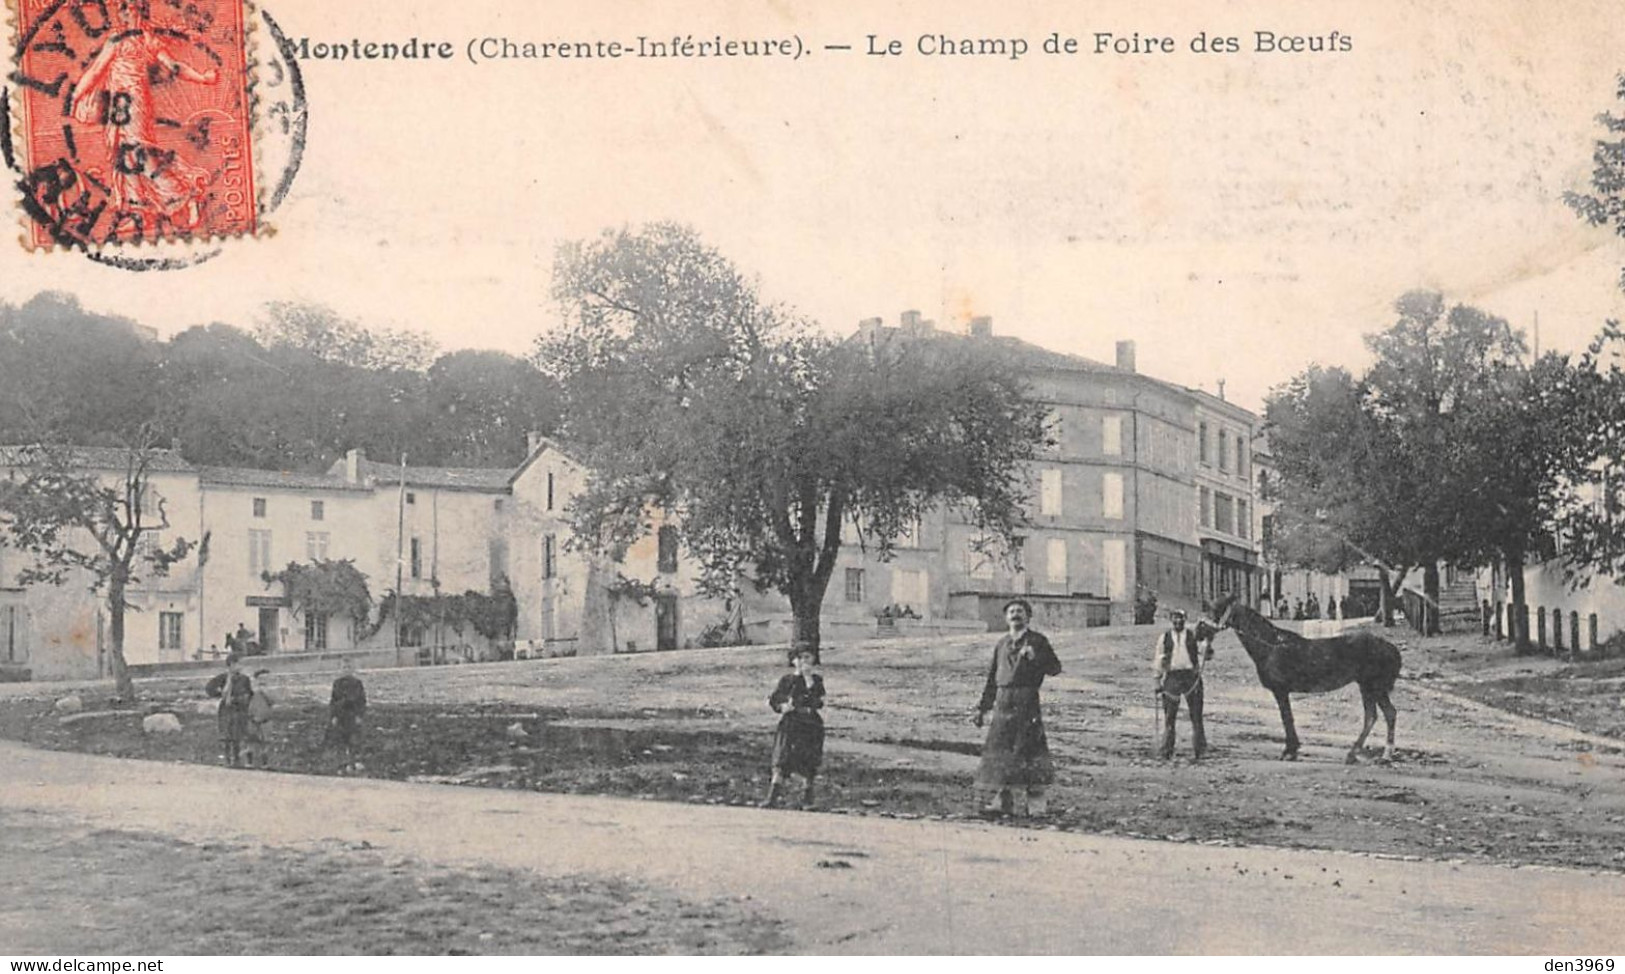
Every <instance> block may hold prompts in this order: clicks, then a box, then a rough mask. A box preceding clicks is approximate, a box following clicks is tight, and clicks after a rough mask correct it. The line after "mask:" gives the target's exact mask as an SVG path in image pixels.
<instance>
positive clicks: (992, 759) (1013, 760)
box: [976, 687, 1055, 789]
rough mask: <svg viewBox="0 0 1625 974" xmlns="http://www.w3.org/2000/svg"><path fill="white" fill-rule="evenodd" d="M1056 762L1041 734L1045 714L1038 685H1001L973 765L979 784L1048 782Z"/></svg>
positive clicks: (996, 786) (1001, 785) (990, 786)
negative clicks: (979, 759)
mask: <svg viewBox="0 0 1625 974" xmlns="http://www.w3.org/2000/svg"><path fill="white" fill-rule="evenodd" d="M1054 780H1055V765H1054V763H1053V762H1052V761H1051V760H1050V756H1049V741H1048V740H1047V739H1045V737H1044V716H1043V714H1042V713H1040V711H1039V707H1038V688H1037V687H1000V688H999V692H998V696H996V697H995V698H994V700H993V713H992V716H991V717H990V718H989V721H988V725H987V740H986V741H985V742H983V744H982V763H981V766H980V767H978V768H977V769H976V786H977V787H978V788H988V789H1002V788H1012V787H1015V788H1021V787H1030V786H1033V785H1047V784H1049V783H1051V782H1052V781H1054Z"/></svg>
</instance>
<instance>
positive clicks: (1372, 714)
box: [1346, 686, 1377, 764]
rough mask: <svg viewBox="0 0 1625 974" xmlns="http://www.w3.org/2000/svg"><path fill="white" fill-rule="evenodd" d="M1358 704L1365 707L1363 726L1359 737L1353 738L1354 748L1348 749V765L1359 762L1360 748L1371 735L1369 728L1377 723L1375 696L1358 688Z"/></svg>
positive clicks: (1363, 688) (1364, 689)
mask: <svg viewBox="0 0 1625 974" xmlns="http://www.w3.org/2000/svg"><path fill="white" fill-rule="evenodd" d="M1360 704H1361V705H1362V706H1364V707H1365V726H1363V727H1361V728H1360V736H1359V737H1357V738H1355V741H1354V746H1353V747H1351V748H1349V756H1348V759H1347V762H1346V763H1348V764H1355V763H1357V762H1358V761H1359V754H1360V748H1362V747H1365V739H1366V737H1368V736H1369V735H1370V734H1371V728H1372V726H1373V725H1374V724H1376V722H1377V698H1376V695H1375V694H1374V693H1373V692H1372V691H1370V690H1368V689H1366V688H1365V687H1363V686H1362V687H1360Z"/></svg>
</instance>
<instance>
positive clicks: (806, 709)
mask: <svg viewBox="0 0 1625 974" xmlns="http://www.w3.org/2000/svg"><path fill="white" fill-rule="evenodd" d="M790 663H791V665H792V666H794V667H795V672H793V673H786V674H785V675H784V676H782V677H780V678H779V685H778V686H777V687H775V688H774V689H773V695H772V696H770V697H768V698H767V705H768V706H769V707H772V708H773V710H774V712H775V713H782V714H783V715H784V716H782V717H780V718H779V729H778V732H777V733H776V734H775V735H774V737H773V783H772V784H771V785H769V786H768V790H767V798H766V799H764V800H763V801H762V806H763V807H764V808H769V807H772V806H773V805H776V804H778V800H779V790H780V789H781V788H782V787H783V784H784V777H785V776H786V775H791V774H799V775H801V776H802V777H803V778H805V779H806V780H807V787H806V790H805V791H803V792H802V795H801V804H802V805H803V806H804V807H805V806H809V805H811V804H812V801H813V782H814V780H816V779H817V777H818V766H819V765H820V764H821V763H823V760H824V718H823V717H821V716H819V714H818V711H819V710H820V709H821V708H822V707H823V706H824V678H823V677H821V676H819V675H818V674H817V673H816V672H814V670H813V651H812V650H811V649H805V648H802V649H795V650H791V652H790Z"/></svg>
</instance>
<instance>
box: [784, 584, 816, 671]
mask: <svg viewBox="0 0 1625 974" xmlns="http://www.w3.org/2000/svg"><path fill="white" fill-rule="evenodd" d="M823 603H824V600H823V599H821V598H819V599H812V598H805V597H803V598H799V599H798V598H792V599H791V600H790V611H791V613H792V615H793V617H794V620H795V629H794V631H793V632H792V633H791V635H790V647H791V648H792V649H796V650H800V649H810V650H812V653H813V662H815V663H822V662H823V658H822V653H821V650H822V646H821V642H822V640H821V638H820V633H819V616H820V614H821V612H822V610H823Z"/></svg>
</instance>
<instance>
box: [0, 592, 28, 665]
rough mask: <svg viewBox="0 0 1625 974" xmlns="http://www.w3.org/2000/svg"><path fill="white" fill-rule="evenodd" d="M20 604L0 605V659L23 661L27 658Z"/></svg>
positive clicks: (9, 661) (10, 661)
mask: <svg viewBox="0 0 1625 974" xmlns="http://www.w3.org/2000/svg"><path fill="white" fill-rule="evenodd" d="M21 615H22V606H20V605H0V660H4V661H6V662H7V663H23V662H27V660H28V649H27V647H26V646H24V644H23V634H22V618H21Z"/></svg>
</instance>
